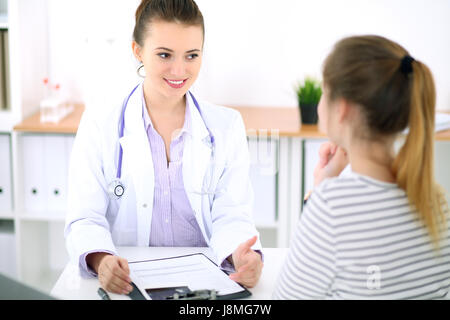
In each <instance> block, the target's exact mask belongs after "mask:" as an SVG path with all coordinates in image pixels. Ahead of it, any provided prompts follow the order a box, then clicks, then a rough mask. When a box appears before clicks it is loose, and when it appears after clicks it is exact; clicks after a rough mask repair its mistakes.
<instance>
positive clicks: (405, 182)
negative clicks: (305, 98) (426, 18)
mask: <svg viewBox="0 0 450 320" xmlns="http://www.w3.org/2000/svg"><path fill="white" fill-rule="evenodd" d="M406 56H408V57H409V56H410V55H409V53H408V51H406V50H405V49H404V48H403V47H402V46H400V45H399V44H397V43H395V42H393V41H391V40H388V39H386V38H383V37H380V36H371V35H369V36H355V37H348V38H344V39H342V40H341V41H339V42H338V43H337V44H336V45H335V47H334V49H333V51H332V52H331V54H330V55H329V56H328V57H327V59H326V60H325V63H324V68H323V82H324V86H325V87H326V89H327V92H328V95H329V97H328V98H329V99H330V101H333V100H335V99H338V98H344V99H345V100H347V101H350V102H353V103H355V104H356V105H357V106H359V107H360V108H361V111H362V114H363V118H364V119H363V120H364V121H365V123H363V124H362V128H361V129H363V130H360V131H363V132H365V133H363V132H359V133H360V134H361V135H362V136H364V137H365V138H368V139H374V140H375V139H377V138H379V137H383V136H392V135H395V134H398V133H400V132H402V131H403V130H404V129H405V128H406V127H408V126H409V132H408V135H407V136H406V140H405V143H404V145H403V146H402V148H401V149H400V151H399V153H398V154H397V156H396V158H395V160H394V162H393V164H392V172H393V174H394V175H395V177H396V181H397V184H398V186H399V187H401V188H402V189H404V190H405V191H406V194H407V196H408V199H409V201H410V203H411V204H412V205H414V208H415V209H416V210H417V211H418V213H419V216H420V218H421V219H422V221H423V222H424V223H425V225H426V227H427V228H428V230H429V233H430V235H431V237H432V239H433V241H434V243H435V244H437V242H438V239H439V238H440V231H441V230H443V228H442V227H443V226H444V225H445V222H446V218H445V210H444V207H446V206H447V205H446V201H445V195H444V192H443V190H442V189H441V188H440V187H439V186H438V185H437V184H436V182H435V179H434V159H433V158H434V120H435V103H436V92H435V85H434V80H433V76H432V74H431V71H430V69H429V68H428V67H427V66H426V65H425V64H424V63H422V62H420V61H418V60H414V61H412V60H410V61H409V63H410V64H411V69H410V70H409V72H405V70H402V68H401V65H402V60H403V59H404V58H405V57H406ZM403 61H405V60H403ZM441 222H442V223H441Z"/></svg>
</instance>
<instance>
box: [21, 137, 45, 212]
mask: <svg viewBox="0 0 450 320" xmlns="http://www.w3.org/2000/svg"><path fill="white" fill-rule="evenodd" d="M22 147H23V149H22V150H23V152H22V155H23V159H22V160H23V161H22V168H23V188H24V189H23V195H24V206H25V210H26V211H27V212H36V211H44V210H45V207H46V200H47V198H46V192H45V179H46V176H45V173H44V168H45V166H44V155H43V153H44V136H43V135H24V136H23V138H22Z"/></svg>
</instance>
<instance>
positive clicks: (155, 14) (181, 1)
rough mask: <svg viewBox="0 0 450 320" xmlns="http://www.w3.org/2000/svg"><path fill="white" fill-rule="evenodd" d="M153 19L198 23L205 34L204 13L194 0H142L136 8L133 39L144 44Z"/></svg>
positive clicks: (187, 23)
mask: <svg viewBox="0 0 450 320" xmlns="http://www.w3.org/2000/svg"><path fill="white" fill-rule="evenodd" d="M153 20H162V21H166V22H178V23H182V24H186V25H198V26H201V27H202V30H203V34H205V25H204V21H203V15H202V13H201V12H200V9H199V8H198V6H197V4H196V3H195V1H194V0H142V1H141V4H140V5H139V7H138V8H137V10H136V25H135V27H134V31H133V39H134V40H135V41H136V42H137V43H138V44H139V45H140V46H143V45H144V39H145V35H146V32H147V28H148V27H149V25H150V23H151V22H152V21H153Z"/></svg>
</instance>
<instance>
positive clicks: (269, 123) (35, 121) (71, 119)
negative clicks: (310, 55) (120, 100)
mask: <svg viewBox="0 0 450 320" xmlns="http://www.w3.org/2000/svg"><path fill="white" fill-rule="evenodd" d="M230 108H233V109H235V110H238V111H239V112H240V113H241V115H242V118H243V120H244V123H245V127H246V129H247V134H248V135H249V136H252V135H256V134H257V133H258V132H260V131H262V130H264V132H265V133H266V134H267V135H269V136H270V135H271V133H274V134H275V135H276V134H277V133H276V132H274V130H278V135H279V136H280V137H302V138H326V136H325V135H324V134H323V133H320V132H319V131H318V127H317V125H300V115H299V110H298V108H286V107H280V108H277V107H267V108H265V107H237V106H231V107H230ZM83 112H84V105H77V106H75V110H74V112H72V113H71V114H70V115H68V116H67V117H65V118H64V119H62V120H61V121H60V122H59V123H57V124H52V123H41V122H40V113H39V112H37V113H36V114H34V115H33V116H31V117H29V118H27V119H25V120H24V121H22V122H21V123H19V124H17V125H16V126H14V130H15V131H19V132H35V133H36V132H37V133H67V134H74V133H76V132H77V130H78V125H79V123H80V119H81V115H82V114H83ZM436 140H449V141H450V130H446V131H440V132H438V133H436Z"/></svg>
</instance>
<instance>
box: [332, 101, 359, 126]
mask: <svg viewBox="0 0 450 320" xmlns="http://www.w3.org/2000/svg"><path fill="white" fill-rule="evenodd" d="M336 107H337V108H336V116H337V119H338V122H339V123H343V122H346V121H354V120H356V117H355V112H357V111H358V110H357V109H358V108H356V105H355V104H354V103H352V102H350V101H348V100H346V99H343V98H342V99H339V101H338V102H337V105H336Z"/></svg>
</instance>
